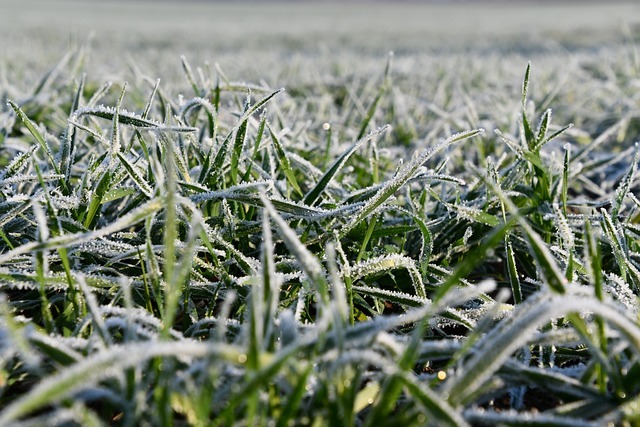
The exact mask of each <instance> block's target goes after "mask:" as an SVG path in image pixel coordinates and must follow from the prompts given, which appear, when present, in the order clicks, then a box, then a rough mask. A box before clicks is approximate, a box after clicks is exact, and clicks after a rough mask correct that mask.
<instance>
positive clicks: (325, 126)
mask: <svg viewBox="0 0 640 427" xmlns="http://www.w3.org/2000/svg"><path fill="white" fill-rule="evenodd" d="M322 129H323V130H329V129H331V124H330V123H324V124H323V125H322Z"/></svg>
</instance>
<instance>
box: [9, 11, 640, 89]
mask: <svg viewBox="0 0 640 427" xmlns="http://www.w3.org/2000/svg"><path fill="white" fill-rule="evenodd" d="M639 33H640V2H639V1H628V2H624V1H607V2H598V1H566V0H565V1H539V0H538V1H513V0H511V1H506V0H505V1H499V0H494V1H460V0H458V1H454V0H448V1H447V0H439V1H438V0H433V1H376V0H369V1H367V0H357V1H340V2H338V1H288V2H287V1H267V0H263V1H236V2H232V1H226V2H223V1H212V0H200V1H168V0H166V1H152V0H118V1H99V0H84V1H81V0H22V1H19V2H18V1H9V0H0V63H7V62H9V63H13V64H15V67H16V68H19V70H18V71H19V73H18V74H20V75H23V76H24V78H25V79H29V78H30V77H29V76H30V73H31V71H32V70H33V71H35V72H36V74H41V73H42V72H43V71H44V70H46V69H47V67H49V66H50V65H51V64H53V63H55V62H56V61H57V60H58V59H59V58H60V57H61V56H62V55H64V53H65V52H66V51H67V50H68V49H69V48H70V47H73V46H78V45H82V44H87V43H88V44H89V45H90V46H91V52H92V56H91V61H90V66H95V67H100V70H101V72H102V74H104V72H105V70H111V71H112V72H114V73H118V72H119V71H120V70H122V69H123V66H125V65H130V64H131V62H132V61H133V62H135V63H137V64H138V65H139V66H141V67H142V68H143V69H146V70H153V73H156V74H160V73H161V72H163V68H164V67H165V64H166V62H167V61H172V62H171V67H168V69H170V70H174V69H176V68H179V67H176V64H179V56H180V55H185V56H187V57H188V58H190V59H192V60H196V61H209V62H212V63H213V62H219V63H221V64H223V65H224V68H225V69H226V70H229V72H230V73H231V74H233V75H236V76H242V78H246V79H256V78H266V77H268V76H267V74H268V73H265V70H266V69H269V68H273V67H272V65H273V63H274V61H275V62H276V63H282V62H283V61H285V62H289V63H290V64H291V66H292V67H293V68H295V63H296V60H300V59H301V58H303V59H305V60H309V59H311V60H314V59H322V60H321V61H317V62H318V63H319V64H322V65H319V66H320V67H325V68H326V69H325V70H324V71H329V72H330V71H331V69H330V67H331V66H332V64H331V61H330V60H329V61H327V58H329V59H330V58H331V57H332V56H336V55H341V54H346V55H348V54H350V53H352V52H357V53H358V54H359V55H368V56H371V57H375V58H382V59H380V61H379V62H382V61H384V57H385V56H386V54H387V53H388V52H389V51H394V52H395V53H396V55H397V56H412V57H414V58H417V57H420V56H421V55H422V56H424V55H428V56H429V55H430V56H429V58H431V59H433V55H436V56H437V55H439V54H446V55H451V54H454V55H459V56H460V57H464V56H465V55H467V54H473V56H476V57H477V56H478V55H480V56H481V55H484V54H486V55H495V54H498V55H503V54H504V55H513V54H515V55H522V56H523V57H524V58H526V59H531V58H535V57H544V56H545V55H547V54H550V53H551V54H554V55H557V54H558V53H563V52H566V53H571V52H575V51H579V50H585V49H586V50H589V49H591V50H592V49H602V48H607V47H608V46H616V45H620V44H629V43H631V44H632V43H635V42H636V40H638V34H639ZM354 62H355V63H354V64H353V67H356V68H357V67H358V63H357V61H354ZM364 62H366V61H364ZM341 63H343V62H341ZM105 67H106V68H105ZM89 69H90V68H89ZM289 71H291V67H290V70H289ZM294 71H295V70H294ZM7 72H8V71H7V70H4V71H3V70H1V69H0V77H1V76H2V75H3V73H4V75H5V76H6V74H7ZM307 72H308V70H307ZM12 75H16V71H15V70H14V73H12ZM276 78H277V77H276ZM285 83H286V82H285Z"/></svg>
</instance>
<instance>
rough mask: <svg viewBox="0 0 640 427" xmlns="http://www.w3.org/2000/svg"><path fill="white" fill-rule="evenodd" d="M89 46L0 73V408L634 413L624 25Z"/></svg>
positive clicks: (628, 69)
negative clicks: (537, 54) (548, 37)
mask: <svg viewBox="0 0 640 427" xmlns="http://www.w3.org/2000/svg"><path fill="white" fill-rule="evenodd" d="M88 52H90V50H89V49H88V48H86V47H81V48H77V49H72V50H70V51H69V53H68V54H67V55H66V56H64V57H63V58H62V59H61V61H60V62H59V63H58V65H56V66H54V67H53V68H52V69H51V71H50V72H48V73H43V75H42V77H41V78H40V79H39V80H37V79H34V81H33V84H32V86H31V88H29V89H22V88H21V85H22V84H23V83H20V84H18V83H13V81H12V80H13V78H15V77H12V76H15V75H17V74H20V73H22V71H21V67H23V65H20V64H3V65H2V66H3V67H5V68H6V67H8V70H9V71H8V72H7V74H6V76H8V77H7V78H5V79H3V80H2V83H1V84H0V92H2V93H3V94H5V97H6V98H8V99H7V104H6V106H3V107H2V110H0V144H2V145H1V146H2V150H1V151H0V167H1V168H2V169H1V170H0V197H1V199H0V225H1V232H0V238H1V240H0V292H1V297H0V318H1V319H2V322H0V425H21V426H27V425H28V426H31V425H53V424H56V425H57V424H65V423H66V424H69V425H103V424H115V425H125V426H130V425H147V424H148V425H163V426H171V425H274V426H288V425H313V426H319V425H352V426H356V425H358V426H360V425H363V426H370V425H374V424H375V425H398V424H401V425H403V424H407V425H424V424H426V425H438V426H440V425H455V426H458V425H559V426H583V425H639V422H640V421H639V420H640V410H639V409H638V404H639V403H638V402H639V401H640V387H638V384H637V381H636V378H637V375H638V372H639V371H640V360H639V358H640V324H639V321H638V298H637V295H638V287H639V286H640V264H639V263H640V255H639V254H640V247H639V243H638V242H639V239H638V236H639V235H640V227H639V226H638V222H639V221H640V214H639V211H638V209H639V208H640V202H639V201H638V196H637V194H638V183H637V182H638V180H637V179H636V177H637V176H636V175H637V171H636V168H637V164H638V161H639V155H640V154H639V153H640V151H639V150H638V148H637V145H636V144H634V143H636V142H637V141H638V140H640V137H639V136H638V135H639V134H640V122H639V121H638V117H639V115H638V112H639V111H640V99H639V98H638V95H637V93H638V91H637V84H638V79H639V78H640V69H639V68H638V64H637V62H636V61H635V59H634V58H637V51H636V50H635V48H634V47H633V45H632V44H630V43H621V44H619V45H614V46H611V47H609V48H608V49H600V50H578V51H576V53H574V54H573V55H572V56H571V57H570V61H567V60H566V57H565V56H562V55H561V54H559V53H556V54H555V55H549V56H547V55H546V54H545V57H544V58H539V59H540V60H539V62H540V63H541V65H540V67H538V65H537V63H538V61H537V60H534V61H533V63H532V64H529V65H528V64H527V61H526V60H524V59H523V58H522V56H520V55H519V54H515V55H514V54H506V56H504V57H500V56H492V57H490V58H484V59H483V60H481V59H480V58H481V56H482V55H480V54H476V53H473V52H469V53H468V54H467V55H468V56H466V57H461V56H457V55H449V56H448V55H445V54H437V55H440V56H438V58H440V59H441V60H442V61H441V62H439V63H437V64H434V65H433V66H432V67H429V68H428V69H427V68H420V67H415V68H414V66H415V65H416V61H417V60H416V59H415V58H413V57H411V56H408V55H402V54H399V55H396V56H395V57H389V58H388V59H387V63H386V64H385V61H384V58H382V57H380V56H376V55H374V56H375V58H372V57H370V56H367V54H364V53H363V54H362V56H361V57H359V59H358V57H356V58H355V60H354V59H350V58H349V57H348V56H346V55H344V54H341V55H339V56H338V57H337V59H335V61H337V65H336V70H334V71H335V72H334V73H333V74H326V75H325V74H322V75H315V76H314V75H313V74H311V75H312V76H314V77H313V78H311V79H308V78H303V77H302V76H303V75H309V74H307V73H309V72H310V70H311V69H312V67H311V66H310V65H309V64H307V63H304V62H302V63H298V65H299V66H300V67H301V70H298V72H300V74H299V75H297V74H295V72H296V68H295V65H293V66H291V65H290V67H291V68H289V69H288V70H284V69H282V64H280V66H281V68H280V69H278V70H271V71H270V72H271V73H273V74H269V73H267V72H266V71H265V73H267V74H266V75H265V79H262V80H260V79H256V82H257V83H251V84H249V83H237V82H235V81H234V80H231V79H229V78H228V77H227V74H225V73H224V72H223V71H222V68H223V66H216V67H210V66H207V64H199V63H195V62H194V63H193V64H191V62H190V60H189V58H187V57H182V58H181V59H180V57H179V56H176V57H175V58H170V59H172V60H174V64H175V69H177V70H180V71H181V72H182V74H183V76H182V80H177V79H176V80H171V79H170V80H169V82H167V83H165V82H164V81H158V80H156V79H155V75H154V78H151V77H149V76H147V75H146V74H145V73H144V72H143V71H141V68H140V66H138V64H137V63H136V62H135V61H132V62H131V74H130V75H129V77H128V78H127V80H129V81H130V82H131V83H129V84H127V83H125V79H124V78H123V79H115V80H114V82H113V83H105V82H104V76H102V75H93V74H91V73H88V74H87V73H85V72H84V71H85V68H84V67H85V66H84V65H83V64H84V63H85V62H86V59H87V57H86V55H87V54H88ZM358 60H360V65H359V66H358V67H360V68H357V67H356V70H355V71H354V72H353V73H352V74H349V73H346V72H344V71H340V69H344V68H346V67H349V65H350V64H352V63H355V62H357V61H358ZM505 61H506V63H505ZM322 66H323V67H326V66H327V65H326V63H324V65H322ZM12 67H15V68H12ZM305 67H307V68H305ZM365 69H367V70H368V71H366V72H365V71H363V70H365ZM371 70H377V71H371ZM514 70H515V71H514ZM285 71H286V72H287V73H288V74H286V75H287V77H286V79H285V80H286V83H287V85H286V87H285V90H282V89H280V86H281V85H279V84H274V85H273V86H272V85H271V84H270V83H269V81H273V80H277V75H278V73H285ZM305 79H306V80H305ZM26 80H28V79H26ZM551 108H553V114H552V110H551Z"/></svg>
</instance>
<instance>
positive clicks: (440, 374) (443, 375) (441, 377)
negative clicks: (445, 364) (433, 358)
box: [438, 371, 447, 381]
mask: <svg viewBox="0 0 640 427" xmlns="http://www.w3.org/2000/svg"><path fill="white" fill-rule="evenodd" d="M446 378H447V373H446V372H445V371H439V372H438V379H439V380H440V381H444V380H445V379H446Z"/></svg>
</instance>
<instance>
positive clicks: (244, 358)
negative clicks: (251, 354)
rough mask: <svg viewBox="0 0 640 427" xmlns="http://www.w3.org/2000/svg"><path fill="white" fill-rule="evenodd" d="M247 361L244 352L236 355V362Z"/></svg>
mask: <svg viewBox="0 0 640 427" xmlns="http://www.w3.org/2000/svg"><path fill="white" fill-rule="evenodd" d="M246 362H247V355H246V354H244V353H243V354H239V355H238V363H242V364H244V363H246Z"/></svg>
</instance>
